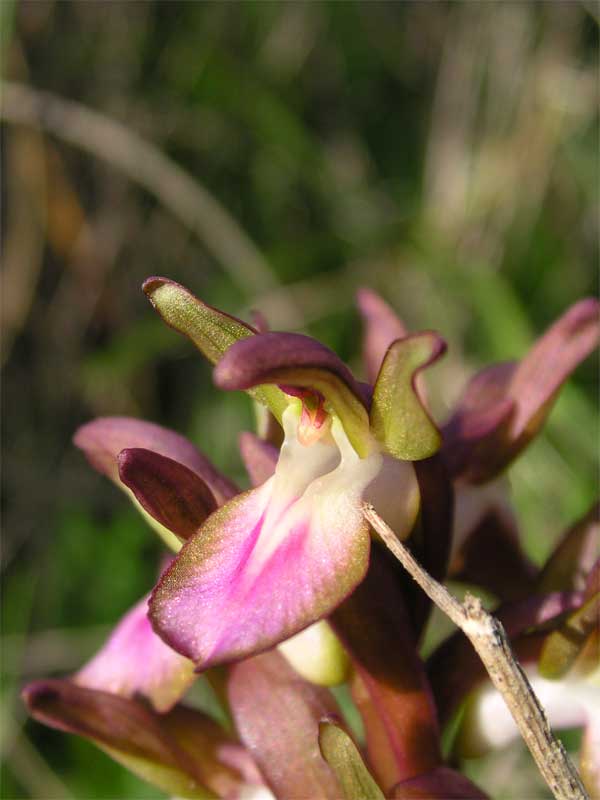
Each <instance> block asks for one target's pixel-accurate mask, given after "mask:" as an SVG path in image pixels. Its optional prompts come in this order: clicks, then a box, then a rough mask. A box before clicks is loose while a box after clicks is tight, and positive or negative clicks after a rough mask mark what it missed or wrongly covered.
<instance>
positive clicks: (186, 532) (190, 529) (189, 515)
mask: <svg viewBox="0 0 600 800" xmlns="http://www.w3.org/2000/svg"><path fill="white" fill-rule="evenodd" d="M117 461H118V465H119V477H120V478H121V481H122V482H123V483H124V484H125V486H128V487H129V488H130V489H131V491H132V492H133V493H134V495H135V497H136V500H137V501H138V502H139V503H140V505H141V506H142V507H143V508H144V509H145V510H146V511H147V512H148V513H149V514H150V515H151V516H152V517H154V519H155V520H157V521H158V522H160V524H161V525H164V526H165V528H168V529H169V530H170V531H171V532H172V533H174V534H175V535H176V536H177V537H178V538H179V539H181V540H182V541H185V540H186V539H189V538H190V536H192V535H193V534H194V533H196V531H197V530H198V528H199V527H200V525H202V523H203V522H204V520H205V519H206V518H207V517H208V515H209V514H211V513H212V512H213V511H214V510H215V508H216V507H217V501H216V500H215V497H214V495H213V493H212V492H211V490H210V489H209V487H208V486H207V485H206V483H205V482H204V481H203V480H202V478H200V477H199V476H198V474H197V473H196V472H192V470H191V469H189V468H188V467H185V466H184V465H183V464H180V463H179V462H178V461H173V459H172V458H167V457H166V456H161V455H159V454H158V453H154V452H152V451H151V450H144V449H143V448H141V447H134V448H129V449H127V450H122V451H121V452H120V453H119V456H118V458H117Z"/></svg>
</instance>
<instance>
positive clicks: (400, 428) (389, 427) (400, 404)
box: [370, 331, 446, 461]
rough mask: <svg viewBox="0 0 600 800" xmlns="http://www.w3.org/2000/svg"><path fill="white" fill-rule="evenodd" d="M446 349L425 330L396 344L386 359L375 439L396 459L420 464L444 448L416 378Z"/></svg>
mask: <svg viewBox="0 0 600 800" xmlns="http://www.w3.org/2000/svg"><path fill="white" fill-rule="evenodd" d="M445 350H446V344H445V342H444V341H443V339H441V338H440V337H439V336H438V335H437V334H436V333H434V332H433V331H424V332H423V333H416V334H413V335H411V336H406V337H405V338H404V339H398V340H397V341H395V342H393V344H391V345H390V347H389V349H388V351H387V353H386V355H385V358H384V359H383V363H382V365H381V369H380V370H379V374H378V376H377V381H376V382H375V388H374V391H373V401H372V404H371V411H370V422H371V427H372V429H373V432H374V434H375V438H376V439H377V440H378V441H379V442H381V444H382V445H384V447H385V449H386V450H387V452H388V453H390V455H392V456H394V458H399V459H402V460H403V461H419V460H420V459H423V458H428V457H429V456H432V455H433V454H434V453H435V452H436V451H437V450H439V448H440V446H441V443H442V438H441V434H440V432H439V430H438V428H437V426H436V424H435V423H434V422H433V420H432V419H431V416H430V415H429V412H428V411H427V409H426V408H425V406H424V404H423V402H422V400H421V398H420V397H419V393H418V390H417V386H416V378H417V375H418V373H419V372H420V371H421V370H423V369H425V368H426V367H428V366H430V365H431V364H433V363H434V362H435V361H437V359H438V358H439V357H440V356H441V355H443V354H444V352H445Z"/></svg>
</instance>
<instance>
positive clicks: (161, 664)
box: [73, 597, 197, 712]
mask: <svg viewBox="0 0 600 800" xmlns="http://www.w3.org/2000/svg"><path fill="white" fill-rule="evenodd" d="M196 677H197V676H196V674H195V672H194V664H193V662H191V661H189V660H188V659H187V658H184V657H183V656H181V655H179V653H176V652H175V651H174V650H171V648H170V647H168V646H167V645H166V644H165V643H164V642H163V640H162V639H161V638H160V637H159V636H157V635H156V634H155V633H154V631H153V630H152V626H151V625H150V620H149V619H148V597H144V598H143V599H142V600H140V602H139V603H137V604H136V605H135V606H134V607H133V608H132V609H130V610H129V611H128V612H127V614H125V616H124V617H123V618H122V619H121V620H120V621H119V623H118V624H117V626H116V627H115V629H114V630H113V631H112V633H111V635H110V637H109V638H108V640H107V641H106V642H105V643H104V645H103V646H102V647H101V649H100V650H99V651H98V652H97V653H96V655H95V656H94V657H93V658H92V659H91V660H90V661H88V663H87V664H86V665H85V666H84V667H82V668H81V669H80V670H79V671H78V672H77V673H76V674H75V675H74V676H73V681H74V682H75V683H76V684H77V685H78V686H83V687H84V688H86V689H97V690H99V691H105V692H110V693H111V694H116V695H121V696H122V697H130V698H133V697H137V696H141V697H144V698H145V699H147V700H148V701H149V702H150V703H151V704H152V706H153V707H154V708H155V709H156V711H159V712H164V711H168V710H169V709H171V708H172V707H173V706H174V705H175V703H176V702H177V701H178V700H179V699H180V698H181V697H182V696H183V695H184V694H185V692H186V691H187V689H188V688H189V687H190V685H191V684H192V683H193V682H194V680H195V679H196Z"/></svg>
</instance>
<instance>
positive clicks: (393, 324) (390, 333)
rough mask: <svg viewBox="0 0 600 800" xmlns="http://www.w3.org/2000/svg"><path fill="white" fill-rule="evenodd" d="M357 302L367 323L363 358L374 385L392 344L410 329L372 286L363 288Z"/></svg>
mask: <svg viewBox="0 0 600 800" xmlns="http://www.w3.org/2000/svg"><path fill="white" fill-rule="evenodd" d="M356 303H357V305H358V310H359V311H360V315H361V317H362V320H363V326H364V334H363V361H364V364H365V367H366V370H367V377H368V380H369V383H371V384H374V383H375V380H376V378H377V375H378V373H379V369H380V367H381V364H382V362H383V358H384V356H385V354H386V352H387V349H388V347H389V346H390V345H391V344H392V342H395V341H396V339H402V338H403V337H404V336H406V335H407V333H408V331H407V330H406V328H405V327H404V324H403V322H402V321H401V320H400V319H399V318H398V317H397V316H396V312H395V311H394V310H393V309H392V307H391V306H389V305H388V304H387V303H386V302H385V300H383V298H381V297H380V296H379V295H378V294H377V293H376V292H374V291H373V290H372V289H367V288H364V287H363V288H361V289H359V290H358V291H357V293H356Z"/></svg>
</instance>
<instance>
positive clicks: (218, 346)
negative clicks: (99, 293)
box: [142, 277, 287, 420]
mask: <svg viewBox="0 0 600 800" xmlns="http://www.w3.org/2000/svg"><path fill="white" fill-rule="evenodd" d="M142 288H143V290H144V292H145V294H146V296H147V297H148V299H149V300H150V302H151V303H152V305H153V307H154V309H155V310H156V311H157V312H158V314H160V316H161V317H162V318H163V320H164V321H165V322H166V323H167V325H169V326H170V327H171V328H173V329H174V330H176V331H177V332H178V333H182V334H183V335H184V336H187V338H188V339H190V340H191V341H192V342H193V344H195V345H196V347H197V348H198V350H200V352H201V353H202V354H203V355H204V356H205V357H206V358H207V359H208V360H209V361H211V362H212V363H213V364H217V363H218V362H219V361H220V359H221V358H222V357H223V355H224V354H225V353H226V352H227V350H228V349H229V348H230V347H231V345H232V344H234V343H235V342H238V341H240V340H241V339H245V338H247V337H253V336H255V335H256V334H257V331H256V330H255V329H254V328H252V327H250V325H246V323H245V322H242V320H240V319H237V317H233V316H230V315H229V314H225V313H224V312H223V311H219V310H218V309H216V308H213V307H212V306H209V305H208V304H207V303H203V302H202V300H199V299H198V298H197V297H195V296H194V295H193V294H192V293H191V292H190V291H188V290H187V289H186V288H185V287H184V286H181V285H180V284H179V283H176V282H175V281H172V280H169V279H168V278H159V277H152V278H148V279H147V280H146V281H144V284H143V286H142ZM252 394H253V396H254V397H255V398H256V399H257V400H258V401H259V402H261V403H263V404H264V405H266V406H268V407H269V408H270V409H271V411H272V412H273V414H274V415H275V416H276V417H277V419H279V420H280V419H281V415H282V414H283V411H284V410H285V407H286V404H287V403H286V400H285V397H284V395H283V393H282V392H280V391H279V389H277V388H276V387H274V386H263V387H258V388H256V389H254V391H253V392H252Z"/></svg>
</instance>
